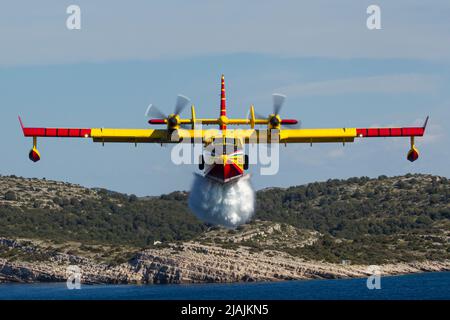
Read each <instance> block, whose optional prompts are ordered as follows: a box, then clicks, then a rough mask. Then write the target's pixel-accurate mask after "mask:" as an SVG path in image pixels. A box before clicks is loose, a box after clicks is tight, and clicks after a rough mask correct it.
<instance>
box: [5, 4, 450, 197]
mask: <svg viewBox="0 0 450 320" xmlns="http://www.w3.org/2000/svg"><path fill="white" fill-rule="evenodd" d="M432 3H433V5H429V4H427V3H425V2H423V1H414V0H412V1H395V2H394V1H374V0H373V1H347V0H344V1H283V0H282V1H277V2H274V1H264V0H260V1H253V0H250V1H195V0H194V1H189V2H187V1H165V2H162V1H161V2H156V1H133V2H129V3H128V2H124V1H121V2H115V1H97V0H96V1H75V0H72V1H61V0H59V1H56V0H54V1H47V0H45V1H39V2H31V1H4V2H2V4H1V10H0V50H1V51H0V52H1V54H0V174H2V175H8V174H15V175H18V176H25V177H39V178H42V177H45V178H47V179H54V180H63V181H68V182H73V183H78V184H81V185H84V186H89V187H103V188H108V189H111V190H116V191H120V192H126V193H134V194H137V195H141V196H143V195H158V194H162V193H167V192H171V191H174V190H188V189H189V187H190V185H191V183H192V175H193V172H195V171H196V167H195V165H179V166H177V165H175V164H173V163H172V162H171V160H170V153H171V147H170V146H165V147H161V146H159V145H150V144H141V145H138V146H137V147H135V146H134V145H127V144H106V145H105V146H104V147H102V145H101V144H96V143H93V142H92V141H91V140H88V139H86V140H76V139H74V140H71V139H53V138H48V139H40V140H39V141H38V148H39V150H40V152H41V156H42V160H41V161H40V162H38V163H32V162H31V161H29V159H28V151H29V149H30V148H31V144H32V142H31V139H29V138H24V137H23V136H22V132H21V130H20V127H19V124H18V121H17V115H19V114H20V115H21V116H22V118H23V120H24V122H25V125H27V126H47V127H87V128H90V127H125V128H127V127H133V128H146V127H148V124H147V119H146V118H145V117H144V112H145V109H146V107H147V106H148V104H149V103H153V104H156V105H157V106H158V107H159V108H160V109H163V110H164V111H167V112H168V113H169V112H170V111H171V110H172V109H173V105H174V103H175V99H176V95H177V94H180V93H181V94H184V95H186V96H188V97H190V98H191V101H192V103H194V104H195V106H196V110H197V116H204V117H216V116H217V115H218V113H219V105H220V96H219V95H220V76H221V74H222V73H223V74H225V79H226V89H227V105H228V115H229V116H233V117H244V116H245V115H246V114H247V112H248V109H249V106H250V104H252V103H253V104H254V105H255V108H256V110H257V112H258V113H261V114H268V113H269V112H270V111H271V103H272V101H271V95H272V93H274V92H279V93H284V94H286V95H287V99H286V103H285V106H284V108H283V110H282V116H283V115H284V116H286V117H289V118H297V119H300V120H301V121H302V125H303V127H304V128H309V127H371V126H411V125H421V124H422V123H423V121H424V119H425V117H426V116H427V115H429V116H430V121H429V126H428V127H427V132H426V135H425V137H423V138H419V139H417V147H418V148H419V150H420V158H419V160H418V161H416V162H414V163H410V162H408V161H407V160H406V153H407V151H408V149H409V141H408V139H401V138H393V139H383V138H382V139H362V140H358V141H356V142H355V143H353V144H346V145H345V146H342V145H341V144H315V145H313V146H312V147H310V146H309V145H289V146H287V147H284V146H283V147H282V148H281V153H280V170H279V172H278V174H276V175H274V176H261V175H260V174H259V168H258V166H255V167H253V168H251V170H250V174H251V175H252V182H253V184H254V186H255V188H257V189H261V188H265V187H271V186H283V187H285V186H291V185H299V184H304V183H308V182H312V181H323V180H327V179H330V178H347V177H353V176H369V177H376V176H378V175H381V174H386V175H400V174H405V173H407V172H412V173H415V172H418V173H432V174H436V175H442V176H447V177H448V176H450V168H449V165H448V159H449V155H450V151H449V133H450V125H449V120H450V90H449V88H450V19H449V16H450V2H448V1H438V0H437V1H433V2H432ZM71 4H76V5H78V6H79V7H80V8H81V29H80V30H68V29H67V27H66V19H67V18H68V16H69V15H68V14H67V13H66V9H67V7H68V6H69V5H71ZM371 4H376V5H378V6H379V7H380V8H381V27H382V28H381V29H380V30H369V29H368V28H367V26H366V19H367V17H368V14H367V13H366V9H367V7H368V6H369V5H371ZM186 116H189V112H186Z"/></svg>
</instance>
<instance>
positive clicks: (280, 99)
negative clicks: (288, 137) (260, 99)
mask: <svg viewBox="0 0 450 320" xmlns="http://www.w3.org/2000/svg"><path fill="white" fill-rule="evenodd" d="M272 98H273V105H272V111H273V113H272V115H271V116H269V118H268V117H267V116H264V115H261V114H259V113H256V112H255V118H256V119H267V118H268V119H269V122H270V124H271V125H272V126H273V127H277V126H278V125H280V119H281V126H282V127H288V128H292V129H299V128H301V122H300V121H297V120H294V119H282V118H281V117H280V111H281V108H282V107H283V104H284V101H285V100H286V96H285V95H284V94H280V93H274V94H273V95H272ZM247 119H250V111H248V113H247ZM283 122H285V123H283Z"/></svg>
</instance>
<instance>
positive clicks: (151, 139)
mask: <svg viewBox="0 0 450 320" xmlns="http://www.w3.org/2000/svg"><path fill="white" fill-rule="evenodd" d="M220 97H221V98H220V116H219V117H218V118H210V119H208V118H197V117H196V114H195V108H194V106H193V105H192V106H191V118H188V119H184V118H181V117H180V113H181V112H182V111H183V109H184V108H185V107H186V106H187V105H188V103H189V99H188V98H186V97H185V96H182V95H179V96H178V98H177V103H176V107H175V111H174V112H173V113H172V114H170V115H168V116H166V115H165V114H164V113H162V112H161V111H159V110H158V109H157V108H156V107H154V106H152V105H150V106H149V108H148V109H147V112H146V114H147V116H150V117H154V118H152V119H150V120H149V121H148V122H149V124H151V125H164V126H165V128H164V129H116V128H91V129H88V128H32V127H25V126H24V125H23V123H22V120H21V118H20V117H19V121H20V125H21V127H22V130H23V134H24V136H25V137H32V138H33V148H32V149H31V150H30V153H29V158H30V160H32V161H34V162H36V161H39V160H40V158H41V156H40V153H39V151H38V149H37V137H58V138H91V139H93V141H94V142H101V143H102V144H104V143H108V142H128V143H135V144H138V143H159V144H166V143H193V142H194V141H199V142H201V143H202V145H203V146H204V152H203V155H202V156H201V157H200V159H199V169H200V170H204V174H205V176H206V177H208V178H211V179H214V180H216V181H219V182H221V183H227V182H229V181H232V180H235V179H237V178H240V177H242V176H243V175H244V172H245V170H247V169H248V166H249V157H248V155H246V154H245V153H244V150H243V149H244V148H243V146H244V144H249V143H274V142H277V143H282V144H288V143H309V144H313V143H325V142H328V143H331V142H335V143H343V144H345V143H347V142H353V141H354V139H355V138H373V137H410V144H411V148H410V150H409V151H408V154H407V159H408V160H409V161H411V162H413V161H415V160H417V159H418V157H419V151H418V150H417V148H416V146H415V144H414V138H415V137H418V136H419V137H420V136H423V134H424V132H425V128H426V125H427V122H428V117H427V119H426V120H425V123H424V125H423V126H422V127H397V128H323V129H320V128H312V129H302V128H299V127H298V121H297V120H295V119H282V118H281V117H280V115H279V113H280V110H281V107H282V105H283V103H284V100H285V96H283V95H280V94H274V95H273V101H274V103H273V113H271V114H270V115H269V116H267V117H261V116H258V117H256V116H255V110H254V107H253V105H252V106H250V112H249V117H248V118H247V119H232V118H228V117H227V108H226V96H225V79H224V76H223V75H222V81H221V95H220ZM203 125H218V126H219V129H205V128H203ZM242 125H243V126H247V128H246V129H230V128H229V127H228V126H242ZM260 125H263V126H266V128H264V129H258V128H256V126H260ZM199 126H201V128H199Z"/></svg>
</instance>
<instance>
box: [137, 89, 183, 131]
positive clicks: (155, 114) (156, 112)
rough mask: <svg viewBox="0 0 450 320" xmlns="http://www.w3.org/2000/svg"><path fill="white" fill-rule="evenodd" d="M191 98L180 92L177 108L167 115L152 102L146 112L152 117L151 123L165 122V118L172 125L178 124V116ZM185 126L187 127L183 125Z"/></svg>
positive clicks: (147, 115)
mask: <svg viewBox="0 0 450 320" xmlns="http://www.w3.org/2000/svg"><path fill="white" fill-rule="evenodd" d="M190 101H191V100H190V99H189V98H188V97H186V96H184V95H181V94H179V95H178V96H177V100H176V102H175V108H174V111H173V113H172V114H171V115H169V116H168V115H166V114H165V113H164V112H162V111H161V110H160V109H159V108H158V107H156V106H155V105H153V104H150V105H149V106H148V107H147V110H146V112H145V116H146V117H148V118H152V119H151V120H150V123H152V124H164V122H163V120H164V119H165V120H167V123H168V125H169V126H170V127H174V126H176V125H177V124H178V119H177V117H178V116H179V115H180V114H181V113H182V112H183V110H184V109H185V108H186V106H187V105H188V104H189V102H190ZM183 127H185V126H184V125H183Z"/></svg>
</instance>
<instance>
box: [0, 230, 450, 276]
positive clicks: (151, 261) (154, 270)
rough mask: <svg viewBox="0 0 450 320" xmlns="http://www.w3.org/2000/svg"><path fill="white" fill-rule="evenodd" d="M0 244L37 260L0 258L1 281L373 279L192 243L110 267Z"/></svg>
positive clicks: (442, 267) (351, 268) (411, 266)
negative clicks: (73, 269)
mask: <svg viewBox="0 0 450 320" xmlns="http://www.w3.org/2000/svg"><path fill="white" fill-rule="evenodd" d="M0 245H1V246H3V247H8V248H10V250H16V251H18V252H21V253H23V254H26V255H28V256H29V257H31V256H35V257H37V258H36V260H35V261H24V260H20V259H13V260H12V259H8V258H0V282H22V283H31V282H60V281H66V279H67V278H68V277H69V276H70V274H69V273H68V270H67V269H68V267H69V266H74V265H75V266H77V267H78V268H79V269H80V272H81V282H82V283H84V284H101V283H102V284H139V283H143V284H150V283H158V284H164V283H230V282H252V281H281V280H302V279H341V278H342V279H344V278H360V277H367V276H369V275H370V270H369V269H368V267H369V266H368V265H352V264H333V263H327V262H320V261H305V260H304V259H302V258H299V257H294V256H291V255H288V254H286V253H284V252H280V251H273V250H264V251H262V252H256V253H255V252H252V251H251V250H249V248H247V247H244V246H239V247H238V248H237V249H225V248H222V247H218V246H213V245H204V244H200V243H197V242H194V241H191V242H184V243H182V244H167V245H164V247H161V248H151V249H145V250H143V251H139V252H137V253H135V254H134V256H133V258H131V259H130V260H129V261H127V262H125V263H120V264H117V265H111V264H107V263H101V262H97V261H95V259H90V258H86V257H81V256H77V255H72V254H67V253H61V252H55V251H46V250H45V249H43V248H40V247H38V246H35V245H33V244H31V245H30V243H29V242H28V241H27V242H23V241H20V240H19V241H18V240H13V239H6V238H0ZM378 267H379V268H380V271H381V275H382V276H383V275H385V276H387V275H400V274H408V273H418V272H437V271H450V260H444V261H420V262H409V263H393V264H383V265H379V266H378Z"/></svg>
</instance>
